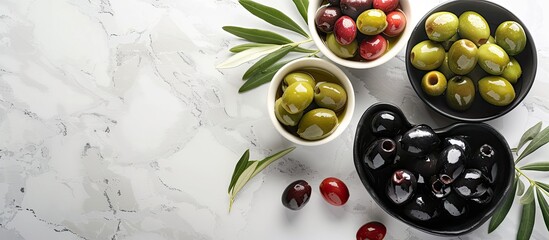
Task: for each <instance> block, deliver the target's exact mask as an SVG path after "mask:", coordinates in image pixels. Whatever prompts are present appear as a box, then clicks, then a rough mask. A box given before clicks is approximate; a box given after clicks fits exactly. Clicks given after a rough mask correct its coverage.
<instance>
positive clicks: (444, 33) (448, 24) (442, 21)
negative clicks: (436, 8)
mask: <svg viewBox="0 0 549 240" xmlns="http://www.w3.org/2000/svg"><path fill="white" fill-rule="evenodd" d="M458 25H459V20H458V17H457V16H456V15H455V14H453V13H451V12H445V11H443V12H436V13H433V14H431V15H429V17H428V18H427V20H426V21H425V32H426V33H427V37H428V38H429V39H431V40H433V41H437V42H443V41H446V40H448V39H450V38H452V37H453V36H454V35H456V33H457V31H458Z"/></svg>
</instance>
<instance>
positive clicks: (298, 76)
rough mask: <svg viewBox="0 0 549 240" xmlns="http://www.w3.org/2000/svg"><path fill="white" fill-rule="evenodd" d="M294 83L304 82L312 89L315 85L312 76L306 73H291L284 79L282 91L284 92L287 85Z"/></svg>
mask: <svg viewBox="0 0 549 240" xmlns="http://www.w3.org/2000/svg"><path fill="white" fill-rule="evenodd" d="M295 82H306V83H308V84H309V85H311V86H312V87H314V86H315V85H316V82H315V79H314V77H313V75H311V74H309V73H307V72H291V73H289V74H288V75H286V76H285V77H284V81H283V82H282V91H285V90H286V88H287V87H288V86H289V85H292V83H295Z"/></svg>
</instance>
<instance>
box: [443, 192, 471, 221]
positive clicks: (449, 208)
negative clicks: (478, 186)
mask: <svg viewBox="0 0 549 240" xmlns="http://www.w3.org/2000/svg"><path fill="white" fill-rule="evenodd" d="M442 209H443V210H444V211H445V212H446V213H447V214H449V215H450V216H453V217H459V216H462V215H463V214H465V213H466V212H467V202H466V201H465V200H464V199H463V198H461V197H460V196H459V195H458V194H456V193H451V194H449V195H448V196H447V197H446V198H444V200H442Z"/></svg>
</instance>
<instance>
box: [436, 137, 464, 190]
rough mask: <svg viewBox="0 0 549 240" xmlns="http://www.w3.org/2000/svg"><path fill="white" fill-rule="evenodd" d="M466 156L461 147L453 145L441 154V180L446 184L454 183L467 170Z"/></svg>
mask: <svg viewBox="0 0 549 240" xmlns="http://www.w3.org/2000/svg"><path fill="white" fill-rule="evenodd" d="M464 162H465V154H464V153H463V150H461V148H460V147H458V146H455V145H451V146H448V147H446V148H444V150H442V152H441V153H440V158H439V160H438V163H437V164H438V166H437V168H438V171H439V179H440V181H442V182H443V183H444V184H450V183H452V182H453V181H454V180H455V179H456V178H457V177H458V176H459V175H460V174H461V172H463V169H465V166H464V165H463V163H464Z"/></svg>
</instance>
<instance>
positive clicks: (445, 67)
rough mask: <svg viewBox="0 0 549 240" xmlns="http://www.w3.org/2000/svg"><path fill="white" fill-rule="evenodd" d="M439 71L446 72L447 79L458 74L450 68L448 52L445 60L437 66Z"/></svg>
mask: <svg viewBox="0 0 549 240" xmlns="http://www.w3.org/2000/svg"><path fill="white" fill-rule="evenodd" d="M437 71H439V72H441V73H442V74H444V76H445V77H446V79H447V80H448V79H450V78H452V77H453V76H455V75H456V74H455V73H454V72H452V70H451V69H450V66H449V65H448V53H445V54H444V61H443V62H442V64H441V65H440V67H439V68H437Z"/></svg>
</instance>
